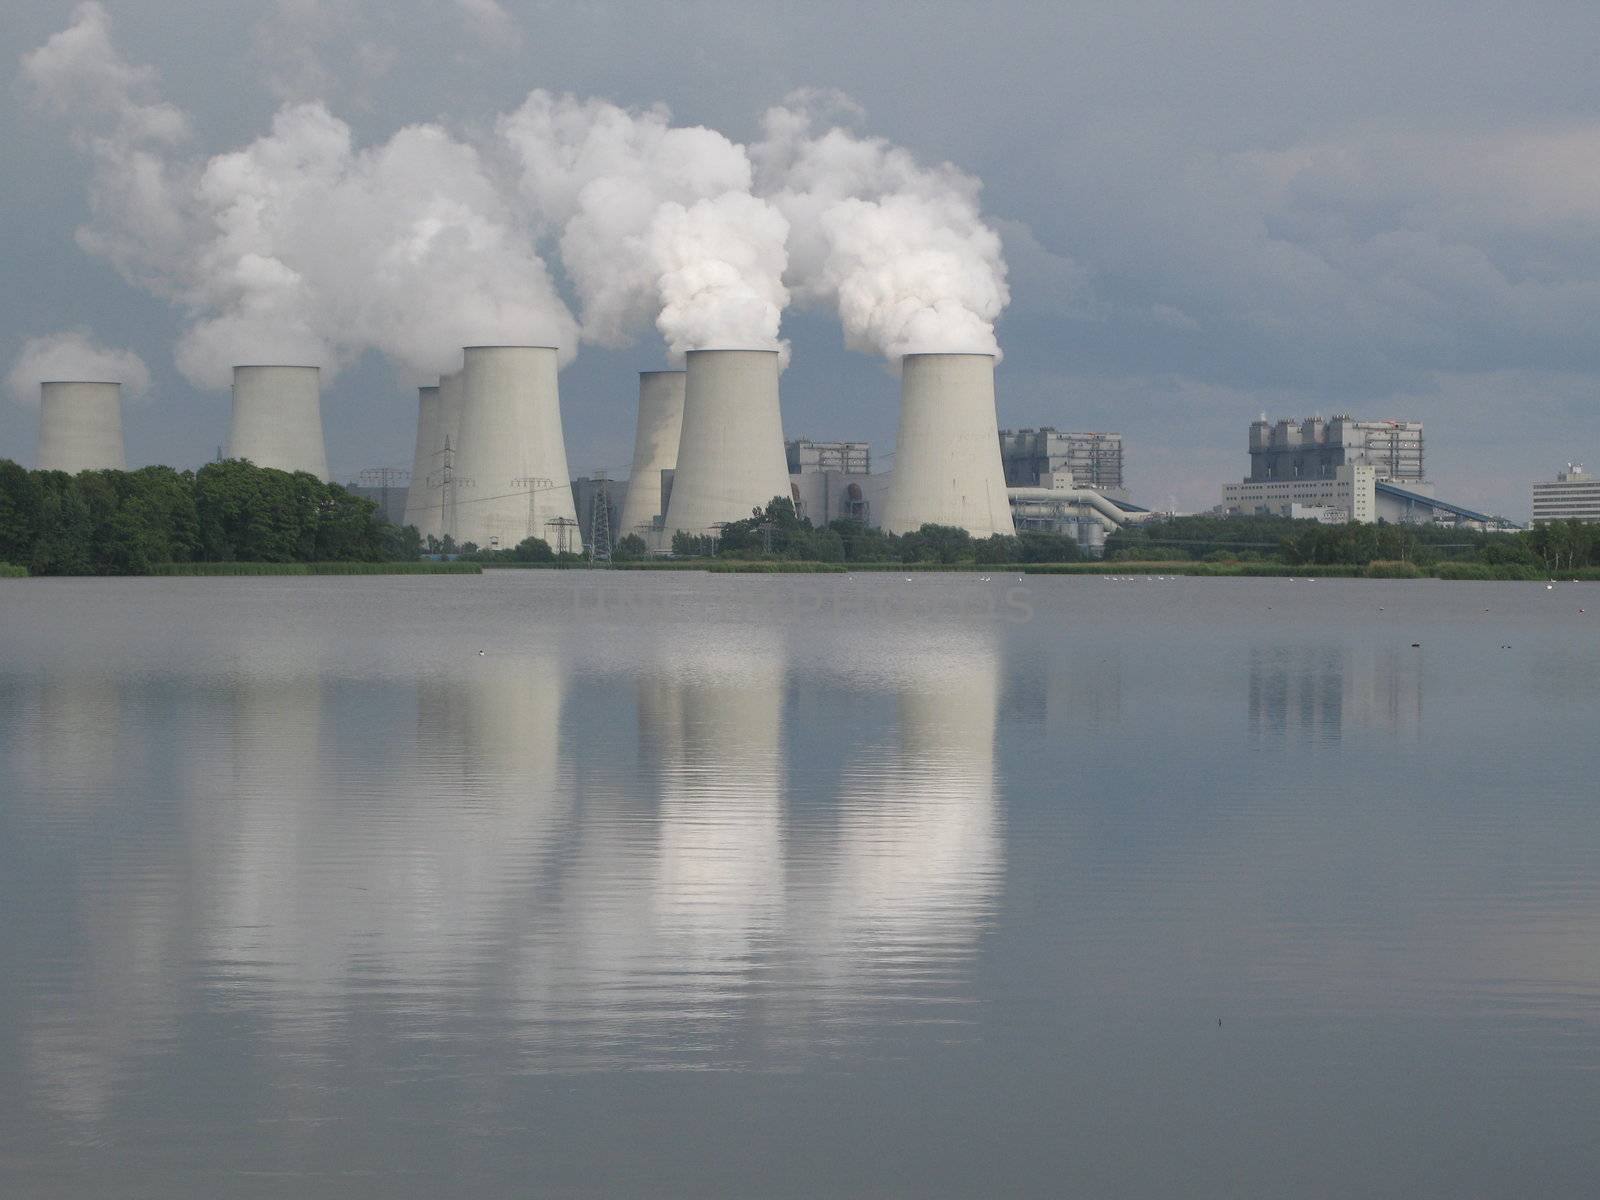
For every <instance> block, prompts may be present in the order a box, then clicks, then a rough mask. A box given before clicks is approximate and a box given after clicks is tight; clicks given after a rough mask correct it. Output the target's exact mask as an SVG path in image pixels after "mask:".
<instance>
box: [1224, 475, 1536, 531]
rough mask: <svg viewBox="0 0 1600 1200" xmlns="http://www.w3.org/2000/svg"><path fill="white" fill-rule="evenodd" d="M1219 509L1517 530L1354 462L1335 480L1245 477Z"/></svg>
mask: <svg viewBox="0 0 1600 1200" xmlns="http://www.w3.org/2000/svg"><path fill="white" fill-rule="evenodd" d="M1220 511H1221V512H1222V513H1223V514H1224V515H1227V516H1250V515H1272V516H1279V517H1304V518H1310V519H1314V520H1318V521H1322V522H1323V523H1325V524H1343V523H1344V522H1346V521H1357V522H1360V523H1362V524H1371V523H1374V522H1383V523H1385V524H1390V525H1451V526H1456V527H1459V528H1463V529H1477V530H1484V531H1489V532H1499V531H1504V530H1508V529H1515V528H1516V526H1514V525H1513V524H1511V522H1509V521H1507V520H1505V519H1504V518H1503V517H1496V516H1491V515H1490V514H1488V513H1481V512H1476V511H1474V510H1473V509H1470V508H1464V507H1462V506H1461V505H1459V504H1452V503H1450V502H1449V501H1447V500H1440V499H1437V498H1436V497H1433V496H1426V495H1423V494H1422V493H1421V492H1413V491H1411V490H1410V489H1408V488H1403V487H1401V486H1399V485H1398V484H1396V483H1392V482H1390V481H1389V480H1386V479H1380V478H1378V469H1377V468H1376V467H1370V466H1355V465H1347V466H1342V467H1339V468H1338V469H1337V471H1336V473H1335V475H1334V477H1333V478H1332V479H1286V480H1273V481H1266V482H1255V481H1252V480H1249V479H1246V480H1244V481H1243V482H1242V483H1230V484H1227V485H1225V486H1224V487H1223V489H1222V506H1221V510H1220Z"/></svg>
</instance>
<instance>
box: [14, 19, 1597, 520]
mask: <svg viewBox="0 0 1600 1200" xmlns="http://www.w3.org/2000/svg"><path fill="white" fill-rule="evenodd" d="M71 7H72V6H71V5H70V4H67V3H62V4H59V5H55V4H37V5H32V6H29V9H28V11H27V12H25V13H24V14H22V15H21V16H19V17H17V18H16V19H12V20H8V24H7V31H6V33H5V34H4V37H5V38H6V39H7V42H8V44H7V46H6V49H7V50H8V51H9V52H10V55H11V58H12V60H13V61H16V60H17V59H18V58H20V56H21V55H22V54H23V53H25V52H26V51H28V50H30V49H32V48H34V47H35V46H37V45H39V44H41V43H42V42H43V41H44V40H45V39H46V38H47V37H48V36H49V35H50V34H51V33H53V32H55V31H57V30H59V29H61V28H63V27H65V26H66V25H67V24H68V22H69V21H70V18H71ZM109 8H110V11H111V12H112V14H113V16H114V18H115V21H116V30H117V37H118V39H119V44H120V45H121V46H122V47H123V49H124V50H125V52H126V54H127V57H128V59H129V60H130V61H132V62H135V63H150V64H153V65H154V66H155V67H157V68H158V69H159V71H160V72H161V77H162V89H163V93H164V95H165V96H166V97H167V98H168V99H170V100H171V101H172V102H174V103H175V104H176V105H178V106H179V107H180V108H182V109H184V110H185V111H187V112H189V113H191V114H192V123H193V140H194V142H195V143H196V144H197V145H198V146H199V147H200V148H202V149H203V150H204V151H206V152H211V153H215V152H220V151H223V150H228V149H233V148H235V147H237V146H239V145H240V144H242V143H243V142H245V141H247V140H249V139H250V138H253V137H255V136H258V135H259V134H260V133H262V132H263V131H264V130H265V129H266V128H267V126H268V125H269V123H270V118H271V114H272V111H273V109H274V108H275V107H276V105H277V103H278V102H279V101H280V100H282V99H285V98H306V97H310V96H316V97H319V98H323V99H326V100H327V101H328V103H329V104H330V106H332V107H333V108H334V109H335V111H336V112H337V113H338V115H340V116H341V117H343V118H345V119H346V120H348V121H349V122H350V123H351V124H352V126H353V127H354V129H355V131H356V135H357V137H358V139H365V140H368V141H377V140H382V139H386V138H388V137H390V136H391V135H392V134H393V133H394V131H395V130H396V129H397V128H398V127H400V126H401V125H403V124H405V123H407V122H413V121H419V120H433V119H438V118H443V119H445V120H447V121H448V122H450V123H451V124H454V125H458V126H461V127H465V128H470V127H473V126H475V125H477V126H480V127H481V126H483V125H486V124H487V123H488V122H490V121H492V119H493V117H494V115H495V114H496V113H498V112H502V111H505V110H508V109H510V108H512V107H514V106H515V105H516V104H517V103H519V102H520V100H521V99H522V97H523V96H525V95H526V94H527V92H528V90H529V89H530V88H532V87H542V88H547V89H551V90H554V91H573V92H576V93H578V94H580V95H603V96H607V97H609V98H611V99H614V100H616V101H618V102H619V103H623V104H627V105H647V104H651V103H655V102H657V101H664V102H665V103H666V104H668V105H669V106H670V107H671V108H672V110H673V113H674V116H675V117H676V118H677V120H679V121H680V122H685V123H693V122H704V123H706V124H708V125H711V126H713V127H714V128H717V129H720V130H722V131H723V132H725V133H726V134H728V135H729V136H730V137H732V138H734V139H736V140H740V141H749V140H753V139H754V138H756V137H758V136H759V126H758V123H759V119H760V115H761V113H762V111H763V110H764V109H765V108H767V107H768V106H769V105H771V104H774V103H777V102H778V101H780V100H781V99H782V98H783V97H784V96H785V95H786V94H787V93H788V92H789V91H791V90H792V89H794V88H797V87H816V88H837V89H840V90H842V91H844V92H847V93H848V94H849V95H850V96H852V97H853V98H854V99H855V100H856V101H857V102H858V103H859V104H860V105H861V106H862V107H863V108H864V109H865V110H866V113H867V117H866V121H865V124H864V126H863V128H864V129H866V130H868V131H870V132H874V133H881V134H883V135H885V136H887V137H889V138H890V139H892V140H894V141H897V142H900V143H902V144H904V145H906V146H908V147H910V148H911V149H912V150H913V151H914V152H915V153H916V154H917V155H918V156H919V157H920V158H921V159H922V160H923V161H925V162H930V161H931V162H937V161H939V160H941V159H948V160H949V161H952V162H954V163H956V164H957V165H959V166H960V167H961V168H963V169H964V170H966V171H969V172H971V173H974V174H976V175H978V176H980V177H981V178H982V179H983V181H984V191H983V196H982V204H983V209H984V212H985V214H986V216H987V217H988V218H989V220H990V221H991V223H993V224H994V225H995V226H996V227H997V228H998V229H999V230H1000V232H1001V234H1002V236H1003V237H1004V240H1005V248H1006V257H1007V261H1008V265H1009V267H1010V285H1011V291H1012V301H1011V305H1010V307H1009V309H1008V310H1007V313H1006V315H1005V316H1004V318H1003V319H1002V321H1001V323H1000V326H999V334H1000V340H1001V344H1002V345H1003V347H1004V349H1005V351H1006V360H1005V364H1004V366H1003V367H1002V369H1001V375H1000V380H999V385H1000V396H1001V400H1000V403H1001V419H1002V422H1003V423H1011V424H1032V423H1039V422H1046V423H1052V424H1056V425H1058V426H1064V427H1065V426H1092V427H1098V428H1120V429H1122V430H1124V431H1125V432H1126V433H1127V434H1128V440H1129V446H1130V449H1129V453H1130V464H1129V465H1130V476H1131V478H1132V480H1133V482H1134V484H1135V487H1136V489H1137V490H1138V491H1139V492H1140V494H1141V496H1142V497H1143V498H1146V499H1148V500H1150V501H1151V502H1152V503H1158V504H1166V503H1168V502H1169V500H1168V497H1169V496H1171V497H1175V499H1176V501H1177V502H1178V503H1179V504H1182V505H1184V506H1187V507H1194V506H1207V505H1210V504H1212V503H1215V502H1216V499H1217V498H1218V495H1217V488H1218V485H1220V483H1221V482H1222V481H1223V479H1225V478H1227V477H1229V476H1232V475H1236V474H1238V473H1239V471H1240V470H1241V469H1242V465H1243V463H1242V460H1243V457H1244V456H1243V451H1242V444H1243V437H1244V430H1243V423H1244V422H1245V421H1247V420H1248V419H1250V418H1251V417H1253V416H1254V415H1256V413H1257V412H1259V411H1261V410H1263V409H1265V410H1268V411H1271V412H1275V413H1278V414H1280V415H1296V414H1298V413H1300V412H1309V411H1312V410H1315V409H1320V410H1322V411H1324V412H1328V411H1333V410H1335V409H1351V410H1354V411H1357V412H1361V413H1365V414H1369V415H1406V416H1419V417H1421V418H1422V419H1424V420H1426V421H1427V422H1428V423H1429V438H1430V459H1431V462H1430V468H1431V473H1433V474H1434V475H1436V476H1437V477H1438V478H1439V480H1440V482H1441V484H1442V491H1443V493H1444V494H1446V495H1450V496H1452V497H1453V498H1458V499H1462V500H1465V501H1468V502H1471V503H1473V504H1475V505H1483V506H1487V507H1490V508H1495V509H1500V510H1505V511H1508V512H1510V513H1512V514H1513V515H1517V514H1524V515H1525V513H1526V508H1527V500H1526V487H1525V485H1526V481H1527V480H1528V479H1529V478H1531V477H1533V476H1535V475H1543V474H1545V473H1547V472H1548V471H1549V470H1551V469H1553V468H1554V467H1555V466H1556V465H1557V464H1558V461H1564V460H1565V459H1566V458H1569V457H1572V456H1573V455H1574V454H1577V455H1578V456H1580V457H1581V456H1583V455H1584V454H1588V455H1590V456H1593V457H1600V412H1597V406H1596V404H1595V402H1594V398H1595V384H1596V381H1597V378H1600V340H1597V339H1596V338H1595V337H1594V332H1593V331H1594V329H1595V327H1596V320H1597V318H1600V84H1597V81H1596V73H1595V72H1594V70H1593V64H1592V47H1593V46H1595V45H1596V44H1600V12H1596V11H1595V10H1594V8H1593V7H1592V6H1589V5H1579V4H1572V5H1521V6H1510V5H1500V6H1491V5H1474V6H1465V7H1463V6H1460V5H1455V4H1403V5H1398V6H1397V5H1392V4H1383V5H1379V4H1367V5H1363V4H1354V5H1339V6H1329V5H1323V4H1305V5H1283V4H1271V5H1268V4H1259V5H1250V4H1229V5H1216V4H1194V3H1185V4H1177V3H1174V4H1143V5H1129V4H1111V3H1105V4H1070V5H976V4H974V5H958V4H949V5H926V4H917V5H873V6H858V5H855V4H843V3H841V4H828V3H822V4H813V5H807V6H781V7H779V6H761V5H750V4H733V3H727V4H688V5H673V6H655V5H650V6H642V5H623V4H606V3H591V4H584V5H576V6H571V5H543V4H523V3H518V2H516V0H501V2H500V3H498V4H496V3H493V2H491V0H456V2H455V3H448V4H447V3H439V2H437V0H428V2H424V0H390V2H387V3H383V4H378V3H376V0H372V2H365V0H283V2H282V3H278V4H243V3H234V4H227V3H223V4H217V3H208V4H204V5H201V4H198V3H177V2H176V0H147V2H144V3H139V4H126V3H122V4H119V3H116V2H115V0H112V2H111V3H110V5H109ZM13 95H14V99H13V102H12V103H11V104H10V105H9V107H8V112H7V116H6V124H7V129H6V132H7V137H8V145H11V146H14V147H15V148H16V152H15V154H14V155H13V157H12V159H11V164H10V168H9V171H8V174H10V175H12V176H14V179H15V184H16V186H15V187H14V188H10V189H8V194H9V195H10V197H11V198H10V199H9V200H8V202H7V208H8V210H9V211H8V212H7V219H6V221H5V228H4V230H3V232H0V248H3V249H4V250H5V252H6V253H7V254H8V261H10V262H11V263H13V264H15V267H14V269H13V271H12V273H11V275H10V278H9V280H8V285H9V286H8V291H7V294H5V295H4V297H3V299H0V305H3V309H0V311H3V313H4V317H5V321H6V329H7V335H8V342H7V344H6V345H4V346H0V353H5V354H6V356H7V358H8V359H9V358H11V357H14V355H15V354H16V352H17V350H18V349H19V348H20V346H21V344H22V341H23V339H24V337H26V336H28V335H40V334H47V333H51V332H54V331H56V330H60V329H77V328H91V329H92V330H93V331H94V333H95V335H96V336H97V337H98V338H99V339H100V340H101V341H103V342H106V343H109V344H111V345H115V346H124V345H125V346H129V347H131V348H132V349H134V350H136V351H137V352H138V353H139V354H140V355H141V356H142V357H143V358H144V359H145V360H146V361H147V362H148V363H150V365H151V367H152V369H153V371H154V372H155V375H156V382H155V386H154V388H153V391H154V392H155V396H154V399H153V402H152V403H151V404H150V405H149V406H147V407H146V408H145V409H144V410H142V411H141V412H140V413H139V414H137V415H136V416H135V417H132V418H130V422H129V438H130V458H131V459H132V460H134V461H141V460H150V459H156V458H167V459H176V460H178V461H180V462H193V461H195V460H197V459H200V458H203V457H206V456H207V453H208V452H209V451H210V449H211V448H212V447H213V446H214V444H215V443H217V442H219V441H221V440H222V437H223V432H222V431H223V429H224V427H225V424H226V408H227V406H226V403H225V401H224V400H223V399H222V398H220V397H218V396H214V395H198V394H195V393H193V392H192V391H190V390H189V388H188V387H187V385H186V384H184V383H183V382H182V381H181V378H180V377H179V376H178V375H177V374H176V372H175V371H174V370H173V368H172V365H171V364H172V348H173V345H174V343H175V342H176V340H177V333H178V326H179V319H178V317H177V316H176V315H174V314H173V313H171V312H170V311H168V310H166V309H165V308H164V307H163V306H162V305H160V304H159V303H158V302H156V301H153V300H152V299H150V298H149V297H148V296H146V295H144V294H142V293H139V292H136V291H134V290H132V289H131V288H128V287H127V286H125V285H124V284H122V283H121V282H120V281H118V280H117V279H116V278H115V277H114V276H113V275H112V274H111V273H110V272H109V271H108V270H107V269H106V267H105V266H104V265H103V264H102V263H99V262H96V261H93V260H88V259H86V258H85V257H84V256H83V254H82V252H81V251H80V250H79V249H78V248H77V246H76V245H75V243H74V241H73V230H74V229H75V228H76V227H77V226H79V225H81V224H82V223H83V221H84V217H85V211H84V194H85V175H84V167H83V164H82V163H81V161H80V160H79V159H78V157H77V155H76V154H75V152H74V149H73V147H72V146H71V144H70V142H69V140H68V138H67V135H66V131H65V130H64V129H63V128H62V127H61V126H60V125H59V124H58V123H56V122H54V121H52V120H50V119H49V118H48V117H47V116H46V115H45V114H42V113H40V112H38V111H36V110H34V109H32V108H31V107H30V106H29V105H28V104H27V103H26V101H25V99H24V98H23V97H22V95H21V93H20V92H17V93H14V94H13ZM785 331H786V334H787V336H789V337H790V339H791V340H792V342H793V344H794V365H793V366H792V367H791V368H790V370H789V372H788V373H787V374H786V376H785V381H784V388H785V407H786V421H787V423H788V425H789V427H790V429H791V431H794V432H801V431H803V432H805V433H806V434H808V435H809V436H813V437H821V436H839V437H861V436H865V437H870V438H871V439H873V440H874V441H875V443H877V444H878V445H879V446H880V447H881V448H882V449H884V450H887V449H888V448H889V447H888V443H889V442H890V441H891V440H892V438H893V432H894V417H895V413H894V395H895V392H894V383H893V381H892V379H890V378H889V377H888V376H887V375H885V374H884V373H883V371H882V368H881V365H880V364H879V363H878V362H876V361H874V360H873V359H871V358H868V357H866V356H864V355H860V354H854V353H850V352H847V351H845V350H844V349H843V348H842V342H843V338H842V335H841V333H840V331H839V328H838V324H837V321H836V320H834V319H833V318H832V317H831V316H828V315H825V314H819V313H810V314H798V313H795V312H793V311H791V313H790V314H789V316H788V317H786V319H785ZM657 363H658V349H657V346H656V344H654V343H653V342H651V341H650V340H649V339H641V340H640V341H639V342H638V343H637V344H636V345H635V347H633V348H632V349H630V350H599V349H596V348H593V347H586V348H585V349H584V351H583V353H582V354H581V355H580V356H579V358H578V360H577V361H576V362H575V363H574V364H573V365H572V366H571V367H570V368H568V370H567V372H566V373H565V374H564V375H563V383H562V386H563V396H564V400H565V405H564V407H565V408H566V411H567V422H568V431H569V440H570V442H571V443H572V450H573V465H574V467H575V468H578V469H587V467H588V466H590V465H598V464H600V463H610V464H612V465H613V466H618V465H621V464H622V463H624V462H625V461H626V458H627V451H628V447H629V445H630V442H631V424H630V423H631V407H630V398H631V393H632V383H631V372H632V371H634V370H637V369H641V368H648V367H651V366H655V365H657ZM327 411H328V413H329V424H330V429H329V436H330V452H331V453H330V457H331V459H332V461H333V462H334V463H335V464H336V465H337V468H338V469H339V470H340V471H341V472H343V473H351V472H353V471H355V470H356V469H358V468H360V467H362V466H366V465H373V464H376V463H378V462H384V461H393V462H403V461H405V459H406V458H407V457H408V455H409V446H410V439H411V428H410V423H411V419H412V412H411V410H410V407H409V404H408V401H407V399H406V398H405V397H404V396H403V395H400V394H399V390H398V388H397V387H396V386H395V384H394V382H393V376H392V374H391V372H390V370H389V369H388V368H387V367H386V366H384V365H383V364H382V363H380V362H377V361H368V362H366V363H365V364H363V365H361V366H358V367H357V368H356V369H354V370H352V371H350V372H349V373H347V374H346V375H345V376H343V377H342V378H341V379H340V381H339V383H338V385H337V390H336V391H334V392H333V393H332V394H330V396H329V397H328V403H327ZM33 419H34V418H33V415H32V413H31V412H29V411H27V410H25V409H22V408H19V407H16V406H9V407H7V408H6V409H5V410H4V411H3V412H0V452H5V453H14V454H18V455H20V456H22V457H24V458H26V457H27V456H28V454H29V453H30V448H31V445H32V440H33V430H32V420H33ZM1510 420H1515V421H1517V422H1518V423H1519V428H1518V431H1517V432H1516V434H1515V435H1513V436H1511V437H1510V438H1509V444H1508V442H1507V440H1506V439H1505V437H1504V429H1503V427H1502V423H1503V422H1506V421H1510Z"/></svg>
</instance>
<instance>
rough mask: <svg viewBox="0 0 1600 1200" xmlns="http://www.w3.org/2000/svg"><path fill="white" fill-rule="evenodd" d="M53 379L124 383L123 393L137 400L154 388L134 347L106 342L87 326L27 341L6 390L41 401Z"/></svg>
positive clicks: (24, 398) (18, 398)
mask: <svg viewBox="0 0 1600 1200" xmlns="http://www.w3.org/2000/svg"><path fill="white" fill-rule="evenodd" d="M52 380H85V381H90V382H95V383H120V384H122V394H123V396H124V397H125V398H127V399H129V400H137V399H139V398H140V397H141V396H143V395H144V394H145V392H147V391H148V390H149V388H150V371H149V368H147V367H146V366H145V365H144V360H143V359H141V358H140V357H139V356H138V355H137V354H135V353H134V352H133V351H132V350H118V349H114V348H112V347H109V346H102V345H100V344H99V343H97V342H96V341H94V340H93V339H92V338H91V337H90V336H89V334H88V333H87V332H86V331H84V330H69V331H66V332H63V333H53V334H50V335H49V336H48V337H32V338H29V339H28V340H27V341H25V342H23V343H22V350H21V352H20V353H19V354H18V355H17V359H16V361H15V362H14V363H12V365H11V370H10V372H8V373H7V375H6V390H7V391H9V392H10V393H11V398H12V399H13V400H15V401H16V402H17V403H18V404H24V405H31V404H37V403H38V402H39V385H40V384H41V383H46V382H49V381H52Z"/></svg>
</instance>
